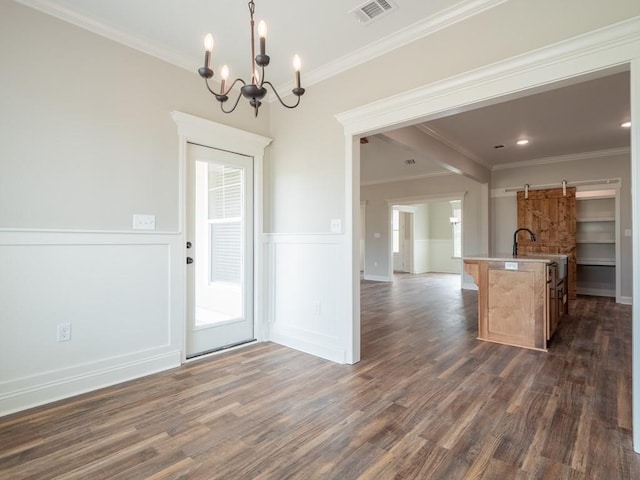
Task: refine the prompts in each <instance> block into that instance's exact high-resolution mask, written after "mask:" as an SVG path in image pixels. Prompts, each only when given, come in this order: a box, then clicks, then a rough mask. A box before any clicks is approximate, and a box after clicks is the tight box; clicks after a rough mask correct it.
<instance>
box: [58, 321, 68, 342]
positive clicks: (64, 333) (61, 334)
mask: <svg viewBox="0 0 640 480" xmlns="http://www.w3.org/2000/svg"><path fill="white" fill-rule="evenodd" d="M57 340H58V341H59V342H68V341H69V340H71V324H70V323H61V324H59V325H58V335H57Z"/></svg>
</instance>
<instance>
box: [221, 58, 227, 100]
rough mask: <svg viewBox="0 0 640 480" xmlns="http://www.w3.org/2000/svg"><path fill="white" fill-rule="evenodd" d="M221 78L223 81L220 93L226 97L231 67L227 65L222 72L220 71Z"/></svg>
mask: <svg viewBox="0 0 640 480" xmlns="http://www.w3.org/2000/svg"><path fill="white" fill-rule="evenodd" d="M220 78H221V79H222V81H221V82H220V93H221V94H222V95H224V89H225V86H226V83H227V78H229V67H228V66H227V65H223V66H222V70H221V71H220Z"/></svg>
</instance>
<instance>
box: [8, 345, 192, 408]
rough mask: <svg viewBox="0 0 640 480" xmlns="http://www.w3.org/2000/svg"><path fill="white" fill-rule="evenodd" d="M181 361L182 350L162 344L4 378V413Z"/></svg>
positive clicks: (113, 383)
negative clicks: (63, 366) (109, 357)
mask: <svg viewBox="0 0 640 480" xmlns="http://www.w3.org/2000/svg"><path fill="white" fill-rule="evenodd" d="M178 365H180V351H179V350H170V349H167V348H158V349H155V350H151V351H145V352H137V353H134V354H131V355H126V356H122V357H117V358H111V359H108V360H104V361H101V362H93V363H87V364H84V365H78V366H76V367H73V368H70V369H63V370H54V371H51V372H46V373H42V374H39V375H34V376H31V377H24V378H19V379H15V380H11V381H7V382H0V416H2V415H9V414H11V413H14V412H19V411H21V410H25V409H27V408H31V407H36V406H39V405H43V404H45V403H50V402H54V401H56V400H61V399H64V398H68V397H70V396H73V395H79V394H81V393H86V392H90V391H93V390H97V389H99V388H103V387H108V386H111V385H115V384H117V383H122V382H125V381H127V380H133V379H135V378H139V377H142V376H144V375H150V374H152V373H156V372H160V371H163V370H167V369H170V368H174V367H176V366H178Z"/></svg>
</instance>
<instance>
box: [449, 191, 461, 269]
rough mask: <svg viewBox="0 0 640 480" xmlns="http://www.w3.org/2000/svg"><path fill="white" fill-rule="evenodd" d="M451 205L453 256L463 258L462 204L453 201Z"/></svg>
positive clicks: (458, 201)
mask: <svg viewBox="0 0 640 480" xmlns="http://www.w3.org/2000/svg"><path fill="white" fill-rule="evenodd" d="M450 203H451V218H450V221H451V228H452V229H453V256H454V258H460V257H462V202H461V201H460V200H453V201H451V202H450Z"/></svg>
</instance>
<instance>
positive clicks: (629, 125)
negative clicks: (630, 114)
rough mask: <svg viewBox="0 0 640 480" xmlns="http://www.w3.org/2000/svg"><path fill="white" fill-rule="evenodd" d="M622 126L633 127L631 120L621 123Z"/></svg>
mask: <svg viewBox="0 0 640 480" xmlns="http://www.w3.org/2000/svg"><path fill="white" fill-rule="evenodd" d="M620 126H621V127H624V128H631V122H624V123H622V124H620Z"/></svg>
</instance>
